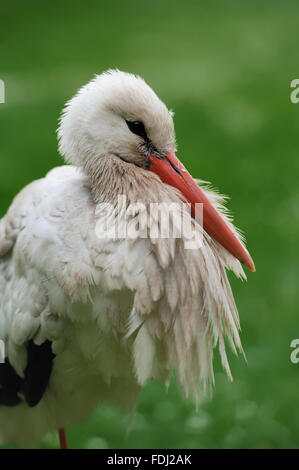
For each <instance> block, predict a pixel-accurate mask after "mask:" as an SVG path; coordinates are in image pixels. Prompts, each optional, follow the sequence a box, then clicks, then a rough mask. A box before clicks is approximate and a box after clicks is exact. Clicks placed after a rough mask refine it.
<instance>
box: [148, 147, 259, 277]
mask: <svg viewBox="0 0 299 470" xmlns="http://www.w3.org/2000/svg"><path fill="white" fill-rule="evenodd" d="M149 158H150V162H151V165H150V167H149V169H150V170H151V171H153V172H154V173H156V174H157V175H158V176H159V177H160V178H161V180H162V181H163V183H166V184H169V185H170V186H173V187H175V188H177V189H179V190H180V191H181V193H182V194H183V195H184V197H185V198H186V200H187V201H188V202H189V203H191V214H192V216H193V217H194V213H195V204H196V203H202V204H203V221H202V223H203V228H204V229H205V230H206V232H208V233H209V234H210V235H211V236H212V237H213V238H215V240H217V241H218V242H219V243H220V244H221V245H222V246H223V247H224V248H226V249H227V251H229V253H231V254H232V255H233V256H234V257H235V258H237V259H238V260H239V261H241V263H243V264H245V266H247V268H248V269H250V271H255V266H254V263H253V261H252V259H251V257H250V255H249V253H248V252H247V251H246V249H245V248H244V247H243V245H242V244H241V243H240V242H239V240H238V238H237V237H236V235H235V234H234V233H233V231H232V230H231V229H230V227H229V226H228V225H227V223H226V222H225V220H224V219H223V218H222V216H221V214H219V212H217V210H216V209H215V207H214V206H213V205H212V204H211V203H210V201H209V199H208V198H207V196H206V195H205V194H204V192H203V191H202V190H201V189H200V188H199V186H198V185H197V183H196V182H195V181H194V179H193V178H192V176H191V175H190V173H189V172H188V171H187V170H186V168H185V167H184V165H183V164H182V163H181V162H180V160H179V159H178V158H177V157H176V156H175V154H174V153H173V152H168V153H167V154H166V156H165V158H162V159H160V158H157V157H154V156H153V155H151V156H150V157H149Z"/></svg>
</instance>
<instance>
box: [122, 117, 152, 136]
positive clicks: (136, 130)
mask: <svg viewBox="0 0 299 470" xmlns="http://www.w3.org/2000/svg"><path fill="white" fill-rule="evenodd" d="M126 123H127V126H128V128H129V129H130V131H131V132H133V134H136V135H139V137H142V138H143V139H147V134H146V131H145V128H144V125H143V123H142V122H140V121H127V120H126Z"/></svg>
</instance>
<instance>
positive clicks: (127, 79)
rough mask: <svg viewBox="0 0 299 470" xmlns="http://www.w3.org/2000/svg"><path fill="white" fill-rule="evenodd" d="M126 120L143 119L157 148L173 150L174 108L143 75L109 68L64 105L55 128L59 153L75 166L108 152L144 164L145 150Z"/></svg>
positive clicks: (82, 164) (160, 150) (163, 150)
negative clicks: (167, 103) (153, 88)
mask: <svg viewBox="0 0 299 470" xmlns="http://www.w3.org/2000/svg"><path fill="white" fill-rule="evenodd" d="M126 120H131V121H134V120H136V121H141V122H142V123H143V124H144V126H145V129H146V132H147V135H148V137H149V138H150V140H151V142H152V143H153V145H154V146H155V148H156V149H157V150H158V151H159V152H161V153H162V152H163V153H165V152H168V151H174V150H175V134H174V126H173V120H172V113H171V112H170V111H169V110H168V109H167V107H166V106H165V104H164V103H163V102H162V101H161V100H160V99H159V98H158V96H157V95H156V94H155V93H154V91H153V90H152V89H151V88H150V87H149V86H148V85H147V84H146V83H145V81H144V80H143V79H142V78H140V77H138V76H136V75H133V74H130V73H125V72H120V71H119V70H109V71H107V72H105V73H103V74H101V75H97V76H96V77H95V78H94V79H93V80H91V81H90V82H89V83H88V84H87V85H85V86H83V87H82V88H81V89H80V90H79V91H78V93H77V94H76V95H75V96H74V97H73V98H72V99H71V100H70V101H69V102H68V103H67V104H66V106H65V108H64V110H63V113H62V116H61V120H60V126H59V129H58V137H59V150H60V153H61V154H62V155H63V156H64V158H65V160H66V161H67V162H70V163H72V164H74V165H77V166H84V165H85V164H86V161H87V160H88V159H89V158H94V157H98V156H101V155H107V154H112V155H116V156H119V157H121V158H122V159H123V160H126V161H131V162H134V163H136V164H139V165H140V166H143V164H142V162H143V161H144V159H143V153H144V152H145V149H144V147H143V146H142V142H141V139H140V137H138V136H137V135H135V134H133V133H132V132H131V131H130V130H129V128H128V126H127V123H126Z"/></svg>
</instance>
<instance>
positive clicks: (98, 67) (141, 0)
mask: <svg viewBox="0 0 299 470" xmlns="http://www.w3.org/2000/svg"><path fill="white" fill-rule="evenodd" d="M0 18H1V28H0V78H1V79H2V80H4V81H5V84H6V103H5V104H1V105H0V216H2V215H4V213H5V212H6V210H7V207H8V206H9V204H10V202H11V200H12V198H13V197H14V195H15V194H16V193H17V192H18V191H19V190H20V189H21V188H22V187H23V186H24V185H26V184H27V183H29V182H30V181H32V180H34V179H36V178H39V177H42V176H43V175H44V174H45V173H46V172H47V171H48V170H49V169H50V168H52V167H54V166H57V165H60V164H62V161H61V158H60V156H59V155H58V152H57V143H56V135H55V129H56V127H57V118H58V115H59V112H60V110H61V108H62V106H63V104H64V102H65V101H66V100H67V99H69V98H70V97H71V96H72V95H73V94H74V93H75V92H76V90H77V89H78V88H79V87H80V86H81V85H83V84H85V83H86V82H87V81H88V80H89V79H90V78H91V77H92V76H93V75H94V74H95V73H101V72H102V71H104V70H106V69H107V68H114V67H117V68H119V69H122V70H125V71H130V72H134V73H137V74H140V75H141V76H142V77H144V78H145V79H146V81H148V83H149V84H150V85H151V86H152V87H153V88H154V90H155V91H156V92H157V93H158V94H159V95H160V97H161V98H162V99H163V100H164V101H165V102H166V103H167V105H168V106H169V107H170V108H172V109H173V110H174V111H175V113H176V114H175V125H176V133H177V140H178V143H179V152H178V154H179V156H180V158H181V159H182V160H183V162H184V163H185V164H186V166H187V167H188V168H189V170H191V173H192V174H193V175H194V176H197V177H200V178H202V179H205V180H209V181H212V182H213V184H214V185H215V186H217V187H218V188H219V189H220V190H221V192H223V193H225V194H229V195H230V196H231V198H232V200H231V202H230V203H229V208H230V209H231V210H232V211H233V213H234V214H235V222H236V224H237V225H238V226H239V227H241V228H242V229H243V230H244V232H245V233H246V236H247V240H248V247H249V249H250V251H251V253H252V255H253V258H254V260H255V263H256V267H257V272H256V273H255V274H252V273H248V283H241V282H240V281H238V280H235V279H233V278H232V277H231V280H232V285H233V289H234V292H235V297H236V301H237V304H238V307H239V312H240V316H241V324H242V340H243V345H244V349H245V351H246V354H247V359H248V364H247V365H246V363H245V361H244V360H243V359H242V358H235V357H234V356H233V354H230V363H231V368H232V372H233V376H234V382H233V383H230V382H229V381H228V379H227V378H226V376H225V374H224V373H223V371H222V370H221V366H220V364H219V360H218V358H216V361H215V369H216V387H215V390H214V394H213V396H212V397H206V398H204V399H203V401H202V403H201V406H200V408H199V411H198V412H196V411H195V408H194V404H193V403H192V402H187V403H186V402H184V401H183V400H182V398H181V397H180V394H179V392H178V390H177V387H176V384H175V381H173V383H172V385H171V387H170V390H169V391H168V392H167V391H166V390H165V389H164V388H163V387H162V386H161V385H159V384H158V383H152V384H150V385H149V386H147V387H146V389H145V390H144V392H143V394H142V396H141V399H140V403H139V406H138V409H137V412H136V416H135V420H134V422H133V425H132V430H131V433H130V434H129V437H126V427H127V423H128V416H125V415H124V414H123V413H122V412H121V411H120V410H118V409H117V408H114V407H111V406H107V405H104V406H100V407H99V408H98V409H97V410H96V412H95V413H94V414H93V416H92V417H90V419H89V420H87V421H86V422H84V423H80V424H77V425H74V426H72V427H71V428H69V430H68V433H69V441H70V446H71V447H73V448H77V447H80V448H82V447H83V448H86V447H87V448H103V447H104V448H122V447H131V448H135V447H136V448H142V447H146V448H163V447H168V448H175V447H181V448H218V447H219V448H228V447H229V448H261V447H264V448H265V447H266V448H285V447H298V446H299V404H298V401H299V400H298V399H299V364H298V365H294V364H292V363H291V361H290V353H291V348H290V342H291V340H292V339H293V338H298V337H299V322H298V319H299V316H298V313H297V304H298V294H297V290H298V289H297V278H298V262H299V259H298V248H297V233H298V229H299V187H298V183H297V180H298V172H299V159H298V131H299V103H298V105H295V104H292V103H291V102H290V91H291V89H290V82H291V80H293V79H294V78H299V68H298V63H299V61H298V56H299V53H298V39H299V4H298V2H295V1H280V2H279V1H274V0H271V1H261V0H251V1H245V0H228V1H223V0H221V1H220V0H219V1H213V2H208V1H191V0H185V1H179V0H164V1H155V0H126V1H113V0H111V1H110V2H109V4H108V2H100V1H85V2H83V1H82V0H81V1H78V0H72V1H61V0H60V1H58V0H51V1H43V2H40V1H32V0H26V1H22V2H21V1H11V2H3V1H2V2H1V6H0ZM56 446H57V438H56V434H54V433H53V434H50V435H48V436H47V437H46V438H45V439H44V441H43V442H42V443H41V447H43V448H46V447H50V448H51V447H56Z"/></svg>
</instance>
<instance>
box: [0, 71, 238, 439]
mask: <svg viewBox="0 0 299 470" xmlns="http://www.w3.org/2000/svg"><path fill="white" fill-rule="evenodd" d="M126 120H138V121H141V122H143V123H144V125H145V127H146V131H147V135H148V136H150V140H151V143H153V144H154V147H155V150H157V149H158V151H159V152H160V153H161V154H162V153H166V152H170V151H171V152H172V151H174V150H175V137H174V130H173V122H172V115H171V113H170V112H169V111H168V110H167V108H166V106H165V105H164V104H163V103H162V102H161V101H160V100H159V99H158V97H157V96H156V95H155V94H154V92H153V91H152V90H151V89H150V88H149V87H148V86H147V85H146V84H145V82H144V81H143V80H141V79H140V78H138V77H135V76H133V75H130V74H125V73H123V72H118V71H113V72H109V73H106V74H103V75H100V76H98V77H96V78H95V79H94V80H93V81H92V82H90V83H89V84H88V85H86V86H85V87H83V88H82V89H81V90H80V91H79V93H78V94H77V95H76V97H74V98H73V100H71V101H70V102H69V103H68V105H67V107H66V109H65V111H64V114H63V116H62V120H61V124H60V128H59V138H60V150H61V153H62V154H63V155H64V156H65V158H66V160H67V161H68V162H70V163H72V164H74V165H75V166H71V165H70V166H62V167H59V168H55V169H54V170H52V171H51V172H50V173H49V174H48V175H47V176H46V177H45V178H43V179H40V180H38V181H35V182H33V183H32V184H30V185H29V186H27V187H26V188H25V189H24V190H23V191H21V193H20V194H19V195H18V196H17V197H16V198H15V200H14V202H13V203H12V205H11V207H10V208H9V210H8V212H7V214H6V216H5V217H4V218H3V219H1V221H0V256H1V258H0V339H2V340H4V342H5V346H6V355H7V359H8V360H9V362H10V364H11V366H12V367H13V369H14V370H15V372H16V373H17V374H18V375H19V376H20V377H24V374H25V370H26V365H27V345H28V341H29V340H33V341H34V343H35V344H37V345H41V344H43V343H44V342H45V341H47V340H48V341H50V342H51V343H52V351H53V353H54V354H55V358H54V361H53V369H52V372H51V376H50V380H49V383H48V386H47V388H46V391H45V393H44V395H43V397H42V398H41V400H40V401H39V403H38V404H37V405H36V406H34V407H29V406H28V405H27V403H26V401H25V400H24V397H23V395H22V392H21V393H20V398H21V399H22V402H21V403H20V404H18V405H17V406H14V407H8V406H2V405H1V403H0V422H1V427H0V439H1V440H2V441H3V442H7V441H8V442H9V441H12V442H18V443H19V444H20V445H23V446H24V445H26V446H27V445H33V444H34V443H36V442H37V441H38V440H39V439H40V438H41V437H42V436H43V435H44V434H45V432H47V431H48V430H50V429H53V428H59V427H62V426H67V425H68V424H70V423H71V422H74V421H78V420H80V419H82V418H85V417H86V416H88V414H89V413H90V412H91V411H92V410H93V408H94V407H95V406H96V405H97V404H98V403H101V402H104V401H109V402H113V403H116V404H118V405H123V406H124V407H126V408H129V409H133V407H134V405H135V404H136V401H137V399H138V395H139V393H140V390H141V388H142V387H143V386H144V385H145V384H146V383H147V382H148V381H149V380H152V379H157V380H160V381H161V382H163V383H165V384H166V385H167V384H168V383H169V380H170V377H171V374H172V372H173V371H174V370H175V372H176V375H177V378H178V381H179V384H180V387H181V389H182V392H183V394H184V395H185V396H187V395H188V394H189V393H190V392H191V393H192V394H194V395H195V396H198V390H199V384H200V383H201V384H203V385H206V384H208V383H210V382H213V368H212V355H213V347H215V346H216V344H218V345H219V350H220V354H221V358H222V363H223V366H224V367H225V369H226V370H227V372H228V374H229V375H230V371H229V366H228V362H227V358H226V353H225V347H224V337H225V336H226V337H227V338H228V340H229V343H230V345H231V346H232V348H233V349H234V350H236V349H239V350H241V349H242V348H241V343H240V339H239V334H238V330H239V319H238V313H237V310H236V307H235V303H234V300H233V295H232V292H231V288H230V285H229V283H228V280H227V276H226V273H225V266H227V267H229V268H230V269H232V270H233V271H234V272H235V273H236V275H237V276H243V277H245V275H244V272H243V270H242V268H241V265H240V263H239V261H238V260H237V259H236V258H235V257H233V256H232V255H231V254H230V253H229V252H228V251H227V250H226V249H225V248H223V247H222V246H221V245H220V244H219V243H218V242H217V241H215V240H214V239H213V238H212V237H211V236H210V235H209V234H208V233H207V232H206V231H204V233H203V247H202V248H199V249H196V250H186V249H185V248H184V242H185V241H186V240H184V237H182V238H180V239H167V238H166V239H165V238H153V237H152V238H151V237H148V238H141V237H137V238H133V239H109V240H107V239H100V238H98V236H97V234H96V227H97V226H98V225H100V226H101V223H102V222H101V217H103V214H102V213H101V211H99V210H98V209H97V208H98V204H100V203H104V202H105V203H107V202H109V203H111V204H112V205H113V206H116V202H117V196H118V195H119V194H125V195H126V196H127V198H128V203H136V202H138V201H142V202H145V203H146V214H145V213H144V211H142V210H140V211H138V210H136V211H135V212H134V211H132V212H131V213H129V215H128V213H127V216H126V217H127V219H128V220H129V222H130V221H131V222H132V223H137V222H138V223H139V224H140V225H142V224H144V225H145V226H146V227H147V228H149V227H152V226H153V225H155V224H157V227H158V226H159V224H160V222H159V220H158V219H155V217H154V216H152V215H151V216H149V213H148V204H149V203H154V202H161V201H163V202H167V203H171V202H176V203H178V206H181V204H182V201H181V195H180V193H179V191H178V190H176V189H175V188H172V187H170V186H168V185H166V184H164V183H163V182H162V181H161V179H160V178H159V177H158V176H157V175H156V174H154V173H153V172H151V171H149V170H148V169H147V167H146V164H145V163H144V162H145V160H144V159H145V158H146V155H147V151H148V149H146V148H145V147H144V146H142V145H141V142H140V137H138V136H137V135H135V134H134V133H132V132H130V130H129V129H128V126H127V123H126ZM205 193H206V195H207V196H208V198H209V199H210V201H211V202H212V203H213V205H214V206H215V207H217V209H218V210H220V211H221V212H222V214H223V218H225V220H226V222H227V224H228V225H229V226H230V227H232V225H231V222H230V221H228V219H227V217H226V216H225V213H224V211H223V207H222V205H221V204H222V198H221V197H220V196H219V195H217V194H215V193H213V192H211V191H210V190H205ZM145 215H148V217H145ZM120 217H123V218H124V217H125V211H124V213H123V214H120ZM187 217H189V218H190V216H188V215H187ZM112 219H113V218H112ZM112 219H111V223H113V220H112ZM191 223H192V224H193V225H192V226H193V228H194V230H199V229H200V227H199V226H198V224H197V222H195V221H194V219H192V220H191ZM234 233H235V234H236V232H234ZM236 236H237V234H236ZM0 367H1V365H0Z"/></svg>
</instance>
